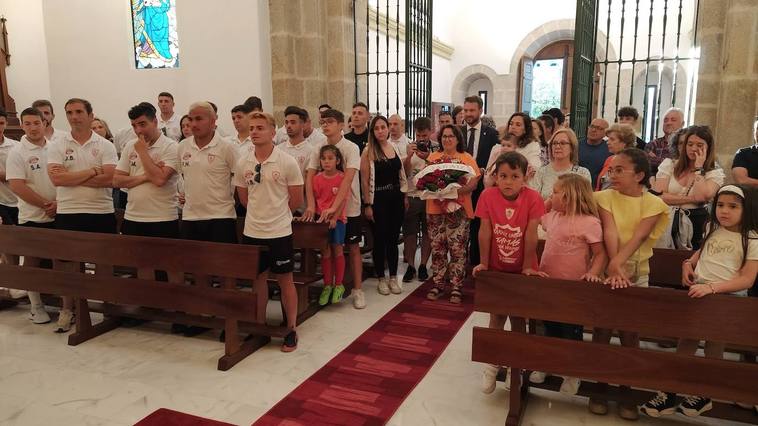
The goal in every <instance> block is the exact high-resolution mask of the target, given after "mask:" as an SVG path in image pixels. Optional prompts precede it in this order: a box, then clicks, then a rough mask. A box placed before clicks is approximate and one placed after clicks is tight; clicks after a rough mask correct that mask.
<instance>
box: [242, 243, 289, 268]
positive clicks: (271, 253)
mask: <svg viewBox="0 0 758 426" xmlns="http://www.w3.org/2000/svg"><path fill="white" fill-rule="evenodd" d="M242 244H248V245H251V246H263V247H266V248H267V249H268V250H267V251H264V252H261V258H260V261H259V262H258V273H259V274H260V273H262V272H264V271H267V270H268V271H270V272H271V273H273V274H286V273H288V272H292V270H293V268H294V266H295V265H294V263H295V260H294V254H295V249H294V247H293V245H292V235H287V236H286V237H279V238H252V237H248V236H246V235H243V236H242Z"/></svg>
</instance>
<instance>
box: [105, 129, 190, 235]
mask: <svg viewBox="0 0 758 426" xmlns="http://www.w3.org/2000/svg"><path fill="white" fill-rule="evenodd" d="M134 143H135V142H130V143H129V144H128V145H126V147H125V148H124V150H123V151H122V153H121V159H120V160H119V162H118V166H116V170H119V171H122V172H126V173H127V174H128V175H129V176H139V175H142V174H145V167H144V166H143V164H142V160H141V159H140V157H139V155H138V154H137V152H136V151H135V150H134ZM177 149H178V146H177V143H176V141H174V140H173V139H171V138H169V137H167V136H165V135H163V134H161V136H160V137H159V138H158V140H156V141H155V143H153V145H152V146H150V147H148V149H147V152H148V154H149V155H150V159H151V160H152V161H153V163H155V164H158V163H160V162H163V163H164V164H165V165H166V167H170V168H172V169H174V170H176V169H177V168H179V166H178V165H177V162H178V160H177ZM176 181H177V174H176V173H174V174H172V175H171V177H170V178H169V179H168V182H166V183H165V184H164V185H163V186H156V185H154V184H153V183H151V182H145V183H143V184H141V185H138V186H135V187H133V188H131V189H130V190H129V198H128V201H127V204H126V212H125V213H124V218H125V219H127V220H131V221H134V222H167V221H171V220H177V219H178V218H179V216H178V212H177V210H176Z"/></svg>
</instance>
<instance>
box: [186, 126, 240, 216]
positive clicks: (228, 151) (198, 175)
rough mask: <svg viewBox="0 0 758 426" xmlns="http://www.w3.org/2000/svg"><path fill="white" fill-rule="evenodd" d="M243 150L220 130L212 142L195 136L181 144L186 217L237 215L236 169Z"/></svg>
mask: <svg viewBox="0 0 758 426" xmlns="http://www.w3.org/2000/svg"><path fill="white" fill-rule="evenodd" d="M238 153H239V151H238V150H237V148H236V147H235V146H234V145H232V143H231V142H229V141H228V140H226V138H224V137H223V136H221V134H219V133H218V132H216V134H215V135H214V136H213V139H211V141H210V143H208V144H207V145H205V146H204V147H202V148H199V147H198V146H197V143H196V142H195V137H194V136H190V137H189V138H187V139H185V140H184V141H182V143H180V144H179V151H178V157H179V169H178V170H177V171H179V172H180V173H181V174H182V176H183V177H184V197H185V203H184V208H183V209H182V220H210V219H234V218H236V217H237V213H236V212H235V210H234V197H233V195H232V194H233V191H232V173H233V170H234V167H235V165H236V164H237V160H238V158H239V154H238Z"/></svg>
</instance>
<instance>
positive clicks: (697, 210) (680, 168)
mask: <svg viewBox="0 0 758 426" xmlns="http://www.w3.org/2000/svg"><path fill="white" fill-rule="evenodd" d="M715 151H716V147H715V145H714V140H713V134H711V129H710V128H708V126H691V127H689V128H688V131H687V134H686V135H685V137H684V146H683V148H682V150H681V151H680V152H679V158H678V159H676V160H675V161H673V162H670V163H669V162H666V163H661V165H660V166H659V167H658V174H657V178H656V180H655V184H654V186H653V193H657V194H660V196H661V199H662V200H663V201H664V202H665V203H666V204H668V205H669V206H672V207H679V208H681V209H682V210H686V215H687V216H688V217H689V219H690V221H691V222H692V239H691V241H690V244H691V245H692V250H698V249H699V248H700V243H701V242H702V241H703V231H704V226H705V221H706V219H707V218H708V210H707V209H706V205H707V204H708V203H709V202H710V201H711V200H712V199H713V197H714V196H715V195H716V191H718V189H719V187H721V185H722V184H723V183H724V177H725V176H724V170H723V169H722V168H721V167H718V166H717V164H716V159H715V157H716V153H715ZM679 214H682V213H679ZM674 220H676V219H674ZM678 229H679V227H678V226H672V233H676V232H678ZM674 241H675V242H676V241H677V238H674ZM681 248H684V247H681Z"/></svg>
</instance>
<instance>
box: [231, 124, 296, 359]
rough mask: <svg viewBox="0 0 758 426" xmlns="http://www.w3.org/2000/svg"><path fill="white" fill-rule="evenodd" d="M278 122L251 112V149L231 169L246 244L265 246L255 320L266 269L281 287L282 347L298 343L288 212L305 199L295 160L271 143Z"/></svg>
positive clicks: (263, 300) (262, 316)
mask: <svg viewBox="0 0 758 426" xmlns="http://www.w3.org/2000/svg"><path fill="white" fill-rule="evenodd" d="M275 135H276V122H275V121H274V117H272V116H271V115H269V114H266V113H262V112H253V113H252V114H251V115H250V139H252V141H253V151H251V152H250V153H248V154H247V155H245V157H243V158H241V159H240V160H239V163H237V167H236V168H235V172H234V185H235V186H236V187H237V195H239V199H240V203H242V205H244V206H245V207H247V206H248V205H251V206H255V208H249V209H247V215H246V216H245V230H244V232H243V238H242V242H243V243H244V244H250V245H256V246H263V247H266V249H267V250H266V251H264V252H263V253H261V258H260V263H259V265H258V272H259V273H260V275H259V276H258V278H257V279H256V280H255V285H254V288H255V292H256V293H257V294H258V306H257V308H258V309H257V315H258V318H257V320H258V322H260V323H265V321H266V305H267V302H268V283H267V280H268V274H269V272H271V273H272V274H274V275H276V278H277V281H278V283H279V287H280V289H281V291H282V303H283V304H284V311H285V312H286V314H287V328H288V330H289V333H287V335H286V336H285V337H284V344H283V345H282V351H283V352H292V351H294V350H295V349H297V333H296V332H295V325H296V321H297V293H296V290H295V284H294V282H293V278H292V269H293V263H294V259H293V257H294V253H293V252H294V248H293V245H292V212H293V211H294V210H295V209H297V208H298V207H300V206H302V204H303V175H302V174H301V172H300V166H298V164H297V160H295V159H294V158H292V156H290V155H289V154H287V153H286V152H284V151H283V150H282V149H281V148H279V147H276V146H274V136H275Z"/></svg>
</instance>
